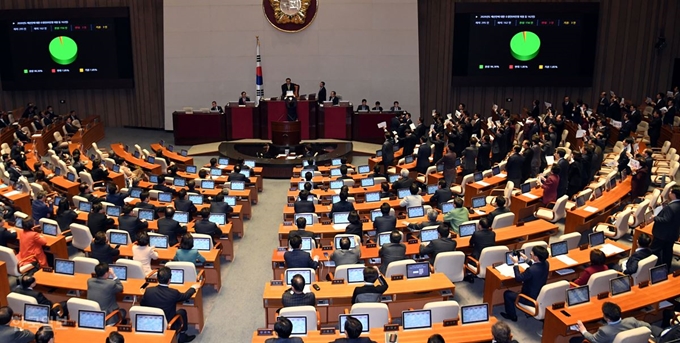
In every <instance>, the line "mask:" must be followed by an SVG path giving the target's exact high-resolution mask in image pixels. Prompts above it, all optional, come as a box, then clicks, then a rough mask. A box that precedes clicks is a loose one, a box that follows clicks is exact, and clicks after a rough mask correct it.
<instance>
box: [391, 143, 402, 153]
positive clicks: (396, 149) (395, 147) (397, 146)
mask: <svg viewBox="0 0 680 343" xmlns="http://www.w3.org/2000/svg"><path fill="white" fill-rule="evenodd" d="M399 149H401V148H400V147H399V144H395V145H393V146H392V151H393V152H397V151H399Z"/></svg>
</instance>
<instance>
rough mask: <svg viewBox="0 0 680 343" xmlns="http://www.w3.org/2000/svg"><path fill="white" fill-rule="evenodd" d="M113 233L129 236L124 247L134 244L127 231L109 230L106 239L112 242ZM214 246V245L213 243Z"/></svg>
mask: <svg viewBox="0 0 680 343" xmlns="http://www.w3.org/2000/svg"><path fill="white" fill-rule="evenodd" d="M111 233H120V234H125V236H127V241H126V243H125V244H124V245H129V244H132V238H130V233H129V232H127V231H125V230H116V229H108V230H106V239H108V240H109V242H111ZM211 244H212V243H211Z"/></svg>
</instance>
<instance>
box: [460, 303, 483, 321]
mask: <svg viewBox="0 0 680 343" xmlns="http://www.w3.org/2000/svg"><path fill="white" fill-rule="evenodd" d="M460 320H461V323H462V324H472V323H480V322H488V321H489V304H479V305H469V306H463V307H461V308H460Z"/></svg>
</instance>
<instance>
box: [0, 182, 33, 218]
mask: <svg viewBox="0 0 680 343" xmlns="http://www.w3.org/2000/svg"><path fill="white" fill-rule="evenodd" d="M26 192H28V191H26ZM0 196H2V197H3V198H5V199H7V200H9V203H10V204H12V205H13V206H14V208H15V209H16V208H18V209H19V211H21V212H24V213H26V214H28V216H29V217H30V216H31V215H33V209H32V207H31V196H30V195H29V194H28V193H24V192H18V191H15V190H14V188H13V187H9V186H8V187H5V188H2V189H0Z"/></svg>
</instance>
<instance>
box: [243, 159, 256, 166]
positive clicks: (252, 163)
mask: <svg viewBox="0 0 680 343" xmlns="http://www.w3.org/2000/svg"><path fill="white" fill-rule="evenodd" d="M243 164H244V165H246V166H248V167H249V168H255V160H245V161H243Z"/></svg>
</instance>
